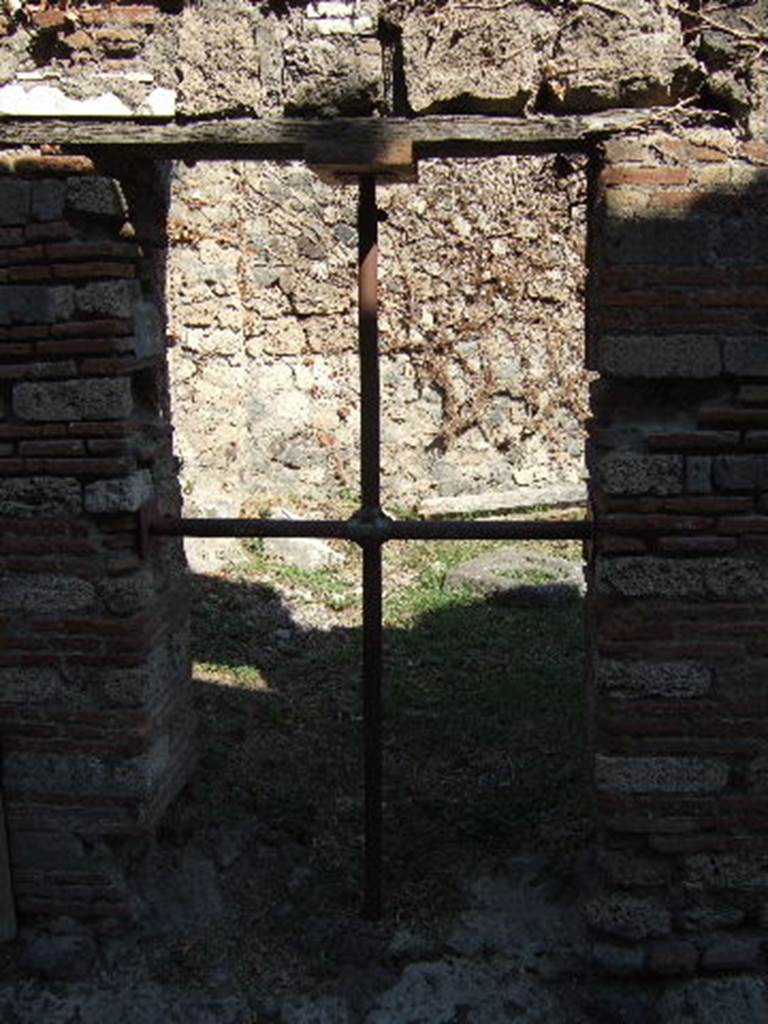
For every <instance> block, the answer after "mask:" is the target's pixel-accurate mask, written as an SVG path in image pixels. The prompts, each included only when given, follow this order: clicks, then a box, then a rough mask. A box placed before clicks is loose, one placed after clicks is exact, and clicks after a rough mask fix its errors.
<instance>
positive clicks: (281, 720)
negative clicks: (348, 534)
mask: <svg viewBox="0 0 768 1024" xmlns="http://www.w3.org/2000/svg"><path fill="white" fill-rule="evenodd" d="M495 546H498V545H496V544H494V543H493V542H481V541H466V542H428V543H427V542H425V543H415V542H413V543H408V542H393V543H391V544H388V545H386V547H385V586H386V591H385V603H384V617H385V641H384V642H385V666H386V668H385V709H386V720H385V820H386V863H387V872H388V878H389V885H390V888H391V893H390V901H391V906H392V907H393V912H395V913H398V914H402V915H405V916H406V917H407V916H408V915H409V914H416V915H417V916H418V914H419V913H421V909H420V908H424V907H430V906H433V905H435V906H445V905H446V903H448V902H450V898H451V897H450V893H451V892H452V891H454V890H455V888H456V886H458V885H459V884H460V880H461V877H462V873H463V870H464V868H462V865H464V866H465V867H466V865H470V866H472V865H476V864H477V862H478V859H482V858H484V857H486V856H489V855H493V856H495V855H499V854H502V855H503V854H504V853H505V852H513V851H518V850H521V849H546V850H551V851H554V852H562V851H570V850H573V849H575V848H578V847H579V846H580V845H581V844H583V842H584V839H585V837H586V836H587V835H588V833H589V829H590V801H589V785H588V771H587V759H586V744H585V721H584V705H585V699H584V690H583V681H582V674H583V672H582V662H583V623H582V606H581V603H580V602H578V601H574V602H571V603H569V604H567V605H562V606H558V607H553V608H548V609H544V608H536V609H526V608H516V607H499V606H497V605H490V604H488V603H486V602H485V601H484V600H483V599H482V598H480V597H478V596H477V595H476V594H475V593H473V592H470V591H468V590H465V589H450V588H448V587H447V586H446V575H447V573H448V572H449V570H450V569H451V568H453V567H454V566H455V565H458V564H460V563H462V562H464V561H466V560H468V559H469V558H472V557H474V556H475V555H478V554H480V553H482V552H484V551H487V550H489V549H492V548H493V547H495ZM532 548H533V549H535V550H538V551H540V552H541V553H543V554H548V555H551V554H558V555H561V556H570V557H578V555H579V551H578V546H577V545H574V544H569V543H568V542H551V543H548V544H543V543H542V544H535V545H530V546H529V547H528V548H527V550H531V549H532ZM342 549H343V548H342V547H340V548H339V550H342ZM343 550H346V551H347V557H346V559H345V562H344V564H343V565H342V566H340V567H339V568H337V569H333V570H328V569H323V570H300V569H297V568H295V567H292V566H288V565H286V564H285V563H283V562H281V561H279V560H277V559H273V558H267V557H266V556H265V555H264V554H263V553H260V552H254V553H253V554H252V556H251V559H250V561H249V563H248V565H247V567H246V568H245V569H244V570H241V571H238V572H234V573H230V574H229V575H223V576H219V577H200V578H199V579H198V580H197V581H196V587H197V590H198V601H197V603H196V611H195V616H196V622H195V656H196V659H197V663H198V670H199V672H200V673H201V675H202V677H203V678H204V680H205V685H204V688H203V689H202V691H201V696H200V698H199V703H200V708H201V711H202V713H203V717H204V718H205V719H206V720H207V721H208V723H209V726H208V728H207V731H206V737H205V738H206V743H207V748H206V751H205V753H204V757H203V774H202V776H201V782H200V785H201V787H202V790H203V791H204V792H206V793H207V799H208V800H209V802H210V804H211V806H212V813H216V812H217V810H218V807H219V805H220V804H221V803H222V802H223V801H226V800H230V799H232V798H233V797H232V794H235V795H236V799H238V800H240V801H241V802H242V805H243V807H244V808H245V809H246V810H247V812H248V813H255V814H257V815H258V817H259V818H260V820H263V821H264V822H265V824H266V825H268V827H269V828H271V829H274V830H276V831H277V832H279V833H282V834H283V835H285V837H286V838H287V839H289V840H290V841H296V842H300V843H306V844H309V845H310V846H311V848H312V850H313V854H312V856H313V857H314V858H315V860H316V862H317V863H318V865H321V871H322V877H323V878H326V879H327V880H328V886H327V887H325V888H324V887H323V886H322V885H320V886H318V883H317V880H315V881H314V882H312V883H311V886H310V888H312V887H313V893H314V895H313V897H312V898H313V900H314V901H315V902H316V903H318V905H320V906H321V907H322V908H323V910H324V911H325V910H327V909H328V907H329V905H330V904H333V903H334V901H341V902H343V903H344V904H345V905H349V904H350V901H351V902H352V903H354V902H355V901H354V880H355V879H359V860H360V854H361V848H360V838H361V837H360V832H361V797H362V794H361V771H362V766H361V760H360V754H361V743H360V693H359V688H360V683H359V647H360V630H359V612H358V608H359V603H360V554H359V552H358V549H357V548H356V547H355V546H353V545H349V546H348V547H347V548H345V549H343ZM529 581H530V582H539V580H538V579H537V577H536V576H534V577H532V578H530V579H529ZM297 609H298V610H299V611H300V613H301V614H300V616H299V618H300V619H301V620H302V621H303V622H304V623H305V624H304V625H303V626H302V627H301V628H300V629H297V628H296V624H295V621H294V619H295V615H296V611H297ZM307 622H309V623H310V625H309V626H307V625H306V623H307ZM222 684H224V685H222ZM249 743H250V744H251V747H250V748H249V749H253V750H255V751H256V754H255V755H254V757H255V761H249V760H248V757H246V756H245V755H244V754H242V752H241V748H242V749H245V747H247V746H248V744H249ZM271 751H274V752H275V753H274V757H273V756H272V755H271V754H270V752H271ZM267 755H269V756H267ZM249 756H251V755H249ZM265 766H266V767H265ZM333 879H336V880H339V879H340V880H342V881H343V883H344V884H339V885H337V884H336V882H333ZM350 879H352V880H353V883H352V894H351V895H350Z"/></svg>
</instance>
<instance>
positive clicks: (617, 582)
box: [596, 556, 768, 600]
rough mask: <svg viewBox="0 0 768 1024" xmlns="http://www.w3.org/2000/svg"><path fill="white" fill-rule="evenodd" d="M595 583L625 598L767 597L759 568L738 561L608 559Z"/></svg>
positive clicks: (767, 583)
mask: <svg viewBox="0 0 768 1024" xmlns="http://www.w3.org/2000/svg"><path fill="white" fill-rule="evenodd" d="M596 579H597V586H598V588H599V589H600V590H603V591H608V592H615V593H618V594H621V595H622V596H624V597H660V598H661V597H667V598H669V597H694V598H702V597H717V598H726V599H735V600H745V599H748V598H754V597H765V596H767V595H768V579H766V576H765V571H764V569H763V566H762V564H761V563H760V562H756V561H752V560H749V559H739V558H697V559H690V560H675V559H664V558H654V557H637V558H636V557H631V556H630V557H626V558H624V557H622V558H611V559H605V560H603V561H602V563H601V564H600V565H599V567H598V571H597V577H596Z"/></svg>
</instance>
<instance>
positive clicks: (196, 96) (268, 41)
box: [179, 0, 284, 116]
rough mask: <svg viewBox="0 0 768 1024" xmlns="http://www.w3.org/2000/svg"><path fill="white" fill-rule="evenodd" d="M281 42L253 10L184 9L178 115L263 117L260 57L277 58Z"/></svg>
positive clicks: (222, 6) (275, 28) (225, 6)
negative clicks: (267, 51) (265, 53)
mask: <svg viewBox="0 0 768 1024" xmlns="http://www.w3.org/2000/svg"><path fill="white" fill-rule="evenodd" d="M283 37H284V30H283V29H282V27H281V26H280V25H279V24H274V23H271V22H265V20H264V19H262V17H261V16H260V15H259V12H258V11H257V10H255V9H254V8H253V7H252V6H248V7H247V8H246V7H245V6H244V5H240V4H238V5H234V8H233V5H232V4H231V3H230V2H228V0H224V2H221V3H217V4H208V5H207V6H206V7H204V8H199V7H197V6H196V7H190V6H187V5H185V9H184V13H183V15H182V19H181V26H180V29H179V51H180V53H183V54H184V62H183V64H184V66H183V71H182V78H181V82H180V86H179V112H180V113H182V114H184V115H186V116H193V115H197V116H201V115H203V114H213V113H220V112H223V111H228V110H240V111H242V112H243V113H252V114H261V113H263V106H264V88H263V86H262V84H261V77H262V68H261V63H262V61H261V53H262V50H263V48H265V47H269V48H271V47H275V48H278V49H277V52H278V53H279V48H280V47H281V45H282V42H283ZM273 59H274V58H273ZM278 60H279V58H278Z"/></svg>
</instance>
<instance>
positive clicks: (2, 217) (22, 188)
mask: <svg viewBox="0 0 768 1024" xmlns="http://www.w3.org/2000/svg"><path fill="white" fill-rule="evenodd" d="M31 191H32V190H31V188H30V183H29V182H28V181H24V180H23V179H22V178H2V179H0V225H3V226H5V225H9V224H24V223H25V221H26V220H27V218H28V217H29V203H30V196H31Z"/></svg>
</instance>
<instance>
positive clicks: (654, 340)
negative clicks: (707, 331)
mask: <svg viewBox="0 0 768 1024" xmlns="http://www.w3.org/2000/svg"><path fill="white" fill-rule="evenodd" d="M597 352H598V357H597V365H598V369H599V370H601V371H602V372H603V373H604V374H605V375H606V376H608V377H640V378H644V379H654V378H664V377H673V378H681V377H682V378H689V379H690V378H694V379H697V380H703V379H706V378H709V377H718V376H719V375H720V374H721V373H722V359H721V355H720V342H719V340H718V339H717V338H715V337H711V336H704V337H701V336H697V335H685V334H683V335H667V336H661V337H646V336H645V335H606V336H604V337H602V338H601V339H600V341H599V344H598V349H597Z"/></svg>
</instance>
